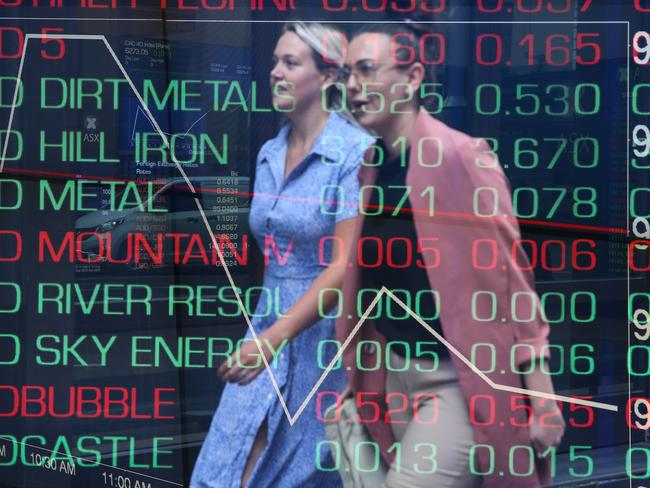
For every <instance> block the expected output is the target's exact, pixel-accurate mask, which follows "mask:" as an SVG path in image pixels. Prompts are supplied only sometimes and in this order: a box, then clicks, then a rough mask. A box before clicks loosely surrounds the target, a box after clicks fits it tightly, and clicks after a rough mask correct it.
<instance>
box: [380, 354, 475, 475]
mask: <svg viewBox="0 0 650 488" xmlns="http://www.w3.org/2000/svg"><path fill="white" fill-rule="evenodd" d="M407 363H408V369H407V370H406V371H401V372H397V371H389V372H388V375H387V378H386V394H387V397H388V405H389V411H393V410H403V409H404V405H405V398H404V396H403V395H395V394H393V395H390V393H391V392H394V393H404V394H406V395H407V396H408V408H407V409H406V410H404V411H402V412H398V413H391V414H390V418H391V427H392V429H393V433H394V434H395V439H396V441H397V442H399V443H400V459H399V460H398V458H397V457H396V459H395V461H394V462H393V463H392V464H391V466H390V470H389V472H388V476H387V477H386V480H385V482H384V485H383V486H384V487H385V488H424V487H426V488H445V487H454V488H470V487H478V486H480V477H479V476H475V475H472V474H471V472H470V469H469V449H470V447H471V446H472V444H473V443H474V440H473V437H472V426H471V425H470V422H469V415H468V411H467V405H466V403H465V399H464V398H463V395H462V393H461V391H460V386H459V384H458V376H457V374H456V368H455V367H454V365H453V364H452V362H451V360H450V359H444V360H441V361H440V364H439V366H438V369H437V370H436V371H434V372H432V373H430V372H422V371H418V370H416V368H415V366H416V364H418V365H419V368H420V369H428V370H431V369H433V367H432V366H433V365H432V363H431V362H430V361H429V360H423V359H414V358H411V359H410V360H409V359H405V358H402V357H400V356H398V355H397V354H394V353H392V354H391V368H392V369H403V368H404V367H405V366H406V364H407ZM423 393H424V394H426V395H424V396H421V395H422V394H423ZM418 394H419V395H420V396H418V399H417V405H418V412H417V419H416V418H415V417H414V409H413V406H414V402H415V399H416V395H418ZM430 394H434V395H435V397H434V398H432V397H431V395H430ZM436 402H437V407H436ZM436 408H437V420H435V422H432V421H431V420H433V419H434V415H436V412H435V411H436ZM395 421H397V422H400V421H401V422H404V423H395ZM433 446H435V447H433ZM398 461H401V462H399V466H398Z"/></svg>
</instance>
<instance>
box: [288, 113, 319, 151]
mask: <svg viewBox="0 0 650 488" xmlns="http://www.w3.org/2000/svg"><path fill="white" fill-rule="evenodd" d="M328 117H329V114H328V113H327V112H324V111H323V109H322V107H321V106H320V104H313V105H312V106H311V107H309V109H307V110H305V111H301V112H294V113H292V114H291V117H289V120H291V132H290V133H289V139H288V143H289V144H290V145H292V146H294V147H301V148H305V149H310V148H311V147H312V146H313V145H314V142H315V141H316V139H317V138H318V136H319V135H320V133H321V132H322V131H323V129H324V128H325V124H327V119H328Z"/></svg>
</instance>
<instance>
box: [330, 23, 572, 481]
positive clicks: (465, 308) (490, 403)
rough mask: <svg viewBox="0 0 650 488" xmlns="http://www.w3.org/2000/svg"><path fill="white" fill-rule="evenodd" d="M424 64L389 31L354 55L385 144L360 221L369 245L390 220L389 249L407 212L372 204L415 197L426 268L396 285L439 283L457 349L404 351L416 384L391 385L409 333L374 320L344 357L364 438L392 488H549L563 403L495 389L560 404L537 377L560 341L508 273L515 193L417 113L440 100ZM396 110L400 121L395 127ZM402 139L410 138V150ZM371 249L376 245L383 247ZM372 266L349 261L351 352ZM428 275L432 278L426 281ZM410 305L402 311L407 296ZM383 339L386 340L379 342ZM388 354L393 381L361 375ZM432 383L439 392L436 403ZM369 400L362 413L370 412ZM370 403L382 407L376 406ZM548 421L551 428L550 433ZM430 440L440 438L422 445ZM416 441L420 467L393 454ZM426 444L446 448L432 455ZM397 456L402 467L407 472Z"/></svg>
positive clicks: (518, 275)
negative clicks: (417, 403) (428, 414)
mask: <svg viewBox="0 0 650 488" xmlns="http://www.w3.org/2000/svg"><path fill="white" fill-rule="evenodd" d="M421 54H423V53H420V52H419V43H418V40H417V38H416V37H415V36H414V34H413V32H412V31H411V30H408V29H407V28H405V27H403V26H395V25H390V24H389V25H379V24H377V25H373V26H370V27H368V28H366V30H364V31H361V32H360V33H357V35H356V36H355V37H354V38H353V40H352V41H351V42H350V44H349V46H348V49H347V60H346V67H347V70H348V81H347V88H348V103H350V104H351V107H352V109H353V111H354V113H355V116H356V117H357V119H358V121H359V122H360V123H361V124H362V125H363V126H364V127H365V128H367V129H369V130H372V131H374V132H375V134H376V135H377V136H378V141H379V142H378V146H377V149H376V151H377V152H376V153H375V154H368V155H367V157H366V162H365V164H364V166H362V169H361V171H360V173H359V181H360V184H361V185H372V187H371V189H372V191H364V193H363V195H364V197H365V198H364V202H363V204H364V205H366V208H367V209H369V210H367V211H365V212H363V213H364V214H366V216H365V217H364V215H361V216H360V217H359V221H358V223H357V228H356V240H355V241H354V242H361V241H360V240H363V239H362V237H364V236H366V235H368V228H369V224H368V222H369V218H370V217H368V216H367V215H369V214H375V213H380V212H382V211H383V212H384V215H385V216H386V217H387V219H386V220H384V221H382V222H381V223H379V224H375V223H373V224H372V225H374V226H375V227H372V226H370V228H374V229H377V228H381V229H383V231H382V232H383V236H384V237H386V235H387V232H388V233H389V234H390V232H397V231H395V229H397V228H398V227H395V226H394V224H393V223H392V222H393V221H392V220H390V217H391V216H393V215H394V214H396V213H399V212H397V209H390V208H381V207H384V205H385V204H386V202H387V201H390V198H388V196H387V195H388V193H386V195H384V194H382V196H381V198H380V199H378V198H377V196H376V195H375V196H373V191H375V192H376V191H378V190H377V188H379V187H380V186H381V185H384V187H383V188H384V189H386V191H387V192H388V191H389V190H390V189H392V190H395V189H397V190H398V191H401V192H402V197H405V195H404V192H408V196H407V197H405V198H394V199H393V201H394V202H396V201H399V205H398V206H399V207H402V209H401V210H402V212H401V213H406V214H410V215H412V223H410V222H408V221H407V223H406V224H405V225H406V227H404V226H403V225H402V224H403V223H402V224H399V225H402V227H400V229H402V230H400V232H408V228H409V226H410V227H411V229H412V232H414V236H413V240H412V248H411V251H404V252H403V253H402V255H401V257H400V258H399V259H403V258H404V259H406V260H407V261H409V262H411V263H415V262H417V263H418V264H417V266H415V265H413V266H412V267H410V268H409V267H407V269H404V270H403V272H402V274H401V276H400V275H399V274H397V273H394V272H392V271H390V270H388V271H387V273H393V275H392V277H388V278H387V280H388V281H390V280H393V282H394V283H401V284H403V285H404V287H408V283H407V280H410V279H413V280H415V281H417V280H420V281H421V280H422V279H424V280H426V281H428V283H426V286H428V287H429V289H430V290H435V291H436V292H437V293H438V294H439V295H438V296H439V300H437V301H436V304H435V307H436V308H437V312H438V316H437V325H432V326H431V327H432V328H433V329H434V330H436V328H437V329H438V332H439V333H440V334H441V335H442V336H443V337H444V339H445V340H446V341H447V342H448V343H449V345H451V346H452V347H453V348H455V351H452V352H449V350H448V348H447V347H446V346H443V345H440V348H439V349H438V350H437V352H434V353H433V354H432V353H430V352H429V353H427V352H422V351H420V352H419V353H414V348H412V347H410V346H404V348H405V349H409V348H410V350H411V352H410V357H409V355H407V354H404V356H406V358H402V359H403V362H402V363H400V364H402V365H404V363H405V362H406V363H409V362H410V363H411V366H410V369H409V370H408V371H406V372H405V373H393V378H392V379H391V372H390V371H387V368H386V360H387V358H388V356H389V354H387V353H386V354H385V352H386V345H387V337H386V336H387V335H389V336H390V335H391V334H392V338H393V339H396V337H397V336H398V334H399V333H400V330H401V329H399V327H402V324H397V323H395V324H392V325H391V324H390V323H387V322H386V321H385V320H384V321H383V322H382V324H381V327H380V323H379V320H377V319H376V320H367V321H365V322H364V323H363V325H362V326H361V327H360V328H359V329H358V331H357V332H356V334H355V335H354V338H353V340H352V342H351V343H350V344H349V345H348V347H347V348H346V349H345V351H344V353H343V364H344V367H345V369H346V370H347V373H348V376H349V380H350V387H351V390H352V392H353V394H354V395H355V396H356V398H357V407H358V413H359V417H360V418H362V419H366V420H367V419H370V418H377V419H379V420H378V421H373V422H367V425H366V427H367V428H368V431H369V434H370V435H371V437H372V439H373V440H374V441H375V442H376V443H377V444H378V445H379V449H380V452H381V455H382V457H383V459H384V460H385V461H387V462H388V463H391V462H392V465H391V469H390V471H389V474H388V477H387V479H386V481H385V486H388V487H394V486H416V487H417V486H436V487H438V486H476V485H478V484H480V483H481V482H482V486H485V487H499V488H501V487H515V486H517V487H519V486H521V487H535V486H540V484H543V483H548V482H550V462H549V461H550V458H551V455H549V453H548V452H547V453H546V454H545V451H547V450H548V449H549V448H551V447H553V446H557V445H559V443H560V441H561V439H562V435H563V433H564V425H565V424H564V420H563V418H562V415H561V413H560V411H559V408H558V405H557V404H556V402H555V401H553V400H546V399H543V398H540V397H535V396H531V397H530V399H529V400H527V399H525V398H524V397H523V396H522V395H520V394H513V393H511V392H509V391H504V390H502V389H499V387H498V385H505V386H507V387H515V388H526V389H529V390H534V391H540V392H546V393H551V394H552V393H553V385H552V383H551V380H550V378H549V376H548V375H546V374H543V373H542V371H541V370H540V366H541V365H542V363H543V361H546V360H548V348H544V346H545V345H547V343H548V342H547V336H548V332H549V327H548V324H547V323H545V322H544V321H543V319H542V318H541V317H542V316H541V312H540V310H539V305H538V299H537V295H536V294H535V292H534V285H533V274H532V272H529V271H523V270H521V269H516V268H515V267H513V266H512V262H511V260H510V255H511V249H512V246H513V243H514V241H515V240H517V239H519V238H520V234H519V228H518V225H517V221H516V219H515V217H514V212H513V208H512V201H511V195H510V187H509V182H508V180H507V178H506V176H505V175H504V173H503V171H502V169H501V166H500V165H499V163H498V161H497V160H496V158H495V156H494V155H493V154H491V153H490V151H489V148H488V147H487V144H486V143H485V142H484V141H482V140H479V139H474V138H471V137H469V136H468V135H466V134H463V133H461V132H458V131H456V130H454V129H452V128H450V127H448V126H446V125H445V124H443V123H442V122H440V121H438V120H436V119H434V118H433V117H431V116H430V115H429V114H428V113H427V112H426V111H425V110H424V109H421V108H420V105H421V103H422V101H423V100H421V99H422V98H423V97H424V96H426V94H427V93H430V91H431V90H430V86H431V85H424V86H423V85H422V83H423V81H424V80H425V68H424V66H423V65H422V64H421V63H419V62H417V60H418V59H422V58H420V55H421ZM364 85H365V86H364ZM404 100H408V102H406V103H405V102H403V101H404ZM400 101H402V102H400ZM390 107H397V109H398V110H393V112H394V113H390V112H389V108H390ZM400 137H404V139H401V142H400ZM379 152H381V153H382V154H378V153H379ZM406 154H408V157H406V158H405V157H404V156H405V155H406ZM400 157H401V158H402V159H406V160H405V161H402V164H397V165H395V166H393V169H391V170H390V171H384V173H383V174H382V164H388V163H387V162H389V161H396V160H399V158H400ZM393 164H395V163H393ZM400 168H403V173H404V175H403V176H402V179H403V181H404V182H403V183H401V185H387V184H386V183H387V182H388V183H391V182H395V180H394V178H396V177H397V176H396V175H398V174H399V172H400ZM382 178H383V180H382ZM391 178H392V179H391ZM382 181H383V182H382ZM384 197H386V198H384ZM373 202H374V205H373ZM378 202H379V204H380V205H377V203H378ZM389 210H390V215H388V213H389ZM373 222H379V221H373ZM404 229H407V230H406V231H404ZM393 235H400V234H393ZM400 239H402V238H401V237H400V238H399V239H398V240H400ZM365 241H366V243H367V242H371V243H372V242H375V243H376V242H377V241H376V239H375V240H374V241H373V239H365ZM384 243H385V242H384ZM394 244H395V245H394V246H392V248H393V250H394V249H396V248H397V247H398V246H397V240H396V241H395V242H394ZM387 248H388V246H387V245H383V246H381V245H378V244H375V249H373V250H372V254H373V258H372V259H373V260H378V261H373V262H382V263H386V262H387V258H388V256H387ZM516 251H517V252H518V253H519V260H518V262H519V263H524V262H525V261H524V260H525V259H526V257H525V253H524V252H523V250H522V249H518V250H516ZM366 252H367V251H366V247H365V246H362V245H359V246H356V247H355V246H353V249H352V251H351V253H350V256H349V257H348V259H349V273H348V274H347V275H346V279H345V280H344V284H343V287H342V294H343V297H344V300H343V304H342V308H341V314H340V318H339V319H338V320H337V324H336V328H337V337H338V340H339V341H341V342H343V341H345V340H346V339H347V338H348V337H349V336H350V334H351V333H352V332H353V330H354V328H355V326H356V325H357V323H358V322H359V318H360V317H359V313H358V312H359V310H358V306H357V294H358V292H359V290H360V289H361V288H362V287H363V286H364V285H365V286H368V285H367V280H366V279H365V278H364V274H367V269H368V266H367V265H364V266H360V263H368V262H370V261H369V260H368V258H367V256H363V255H362V254H363V253H366ZM381 253H383V255H381ZM416 258H417V261H416ZM391 261H393V262H394V263H397V264H395V266H397V267H399V266H401V265H402V263H405V261H399V263H398V262H397V261H398V258H396V257H395V256H392V257H391ZM405 267H406V266H405ZM521 267H524V266H521ZM416 268H420V271H418V270H417V269H416ZM398 271H399V270H398ZM417 273H422V274H421V275H420V276H419V277H418V275H417ZM422 276H424V278H422ZM366 277H367V276H366ZM373 279H374V281H372V280H371V282H373V283H374V288H381V286H380V285H381V282H380V281H378V280H380V279H378V278H377V275H376V274H375V275H374V278H373ZM387 287H388V288H389V289H390V286H387ZM516 293H525V294H527V296H528V297H531V299H530V300H518V303H519V305H518V308H517V311H516V312H517V316H518V317H533V320H530V321H528V322H525V323H524V322H521V321H519V322H515V321H514V320H513V319H512V313H511V298H512V296H513V294H516ZM367 295H368V294H367V293H366V294H364V296H367ZM396 295H397V294H396ZM399 298H400V299H404V296H403V295H400V296H399ZM386 300H390V298H389V297H387V296H384V297H383V301H382V303H383V304H381V305H378V306H381V307H382V314H383V315H385V309H386V305H385V303H386ZM524 302H525V303H524ZM526 304H528V305H526ZM364 307H365V305H364ZM411 308H413V307H411ZM396 309H399V307H397V306H393V310H396ZM432 316H433V315H432ZM413 320H414V319H413ZM426 322H430V321H429V320H427V321H426ZM410 324H411V325H410V326H404V328H403V330H402V332H403V334H404V335H405V336H409V337H410V339H415V340H416V342H417V341H421V339H422V337H423V336H422V332H423V333H424V334H425V335H428V340H429V341H433V342H435V341H436V339H435V337H433V335H432V334H431V333H430V332H429V331H426V330H425V329H424V327H421V326H420V327H421V331H419V332H418V331H415V329H414V328H413V327H414V326H413V322H411V323H410ZM418 325H419V324H418ZM391 327H392V328H391ZM409 327H410V329H409ZM382 328H383V329H384V330H383V331H382V332H380V331H379V330H378V329H382ZM389 339H390V337H389ZM361 341H365V342H361ZM373 341H374V342H373ZM394 342H395V341H394ZM405 342H408V340H406V339H405ZM416 342H412V343H411V345H413V344H416ZM378 349H381V350H378ZM393 349H395V348H394V347H393ZM377 354H378V355H379V358H380V359H379V361H381V364H382V367H380V368H378V369H377V368H372V367H363V365H364V364H366V366H367V363H364V361H366V362H370V363H372V364H374V361H375V359H373V358H375V357H376V356H375V355H377ZM511 354H512V357H513V363H514V364H513V367H511ZM433 355H437V356H438V359H437V360H435V361H434V362H436V363H439V365H440V367H439V368H438V369H437V371H436V372H433V373H429V372H422V371H425V370H435V369H436V368H435V366H434V367H429V366H430V363H426V364H429V366H427V367H426V368H425V367H420V364H425V363H418V361H419V358H424V357H425V356H429V357H433ZM459 355H462V356H463V357H464V358H466V359H467V361H463V360H462V359H461V358H460V357H459ZM360 356H361V357H360ZM391 358H392V359H395V360H399V358H393V356H392V352H391ZM470 360H471V361H472V362H473V363H474V364H475V365H476V367H477V368H479V369H480V370H481V371H484V374H483V376H484V378H482V377H481V376H480V375H479V374H478V373H477V372H475V371H473V370H472V369H471V368H470V367H469V361H470ZM394 364H395V363H393V370H394V369H395V366H394ZM445 364H446V366H444V367H445V368H446V370H445V371H444V374H445V375H448V376H449V377H445V378H441V377H436V376H435V375H440V374H441V373H440V372H441V370H443V369H444V368H443V365H445ZM413 365H416V368H413ZM404 367H405V368H406V366H404ZM416 370H417V371H416ZM517 371H519V372H522V371H525V372H526V374H519V373H517ZM400 374H401V375H403V377H404V378H407V379H408V381H406V380H405V381H402V382H401V383H400V381H399V378H398V377H396V376H395V375H400ZM409 375H410V376H409ZM395 378H397V379H395ZM427 378H429V379H431V381H432V382H433V383H431V384H432V385H433V386H431V387H430V389H429V390H427V388H428V387H427V386H426V384H427V381H428V380H427ZM488 379H489V380H490V381H491V382H493V385H490V384H489V383H488V381H487V380H488ZM416 383H417V384H419V385H424V386H422V388H420V387H418V388H420V390H418V391H419V393H418V394H416V395H415V396H418V395H419V399H420V400H422V399H423V398H425V399H426V398H428V399H429V400H431V401H432V402H434V403H435V405H433V409H432V412H433V415H437V414H439V417H438V419H437V423H436V425H435V426H434V427H432V430H430V432H431V434H427V432H429V431H428V430H427V429H428V427H427V425H426V424H428V423H429V422H427V421H426V420H425V421H422V417H423V414H422V413H421V412H420V413H419V416H420V421H419V422H416V420H417V419H414V413H417V412H414V410H413V407H414V404H413V402H414V398H413V397H414V395H413V391H410V390H409V388H411V386H410V385H413V384H416ZM447 386H449V388H447ZM495 386H496V387H495ZM427 391H431V392H434V393H435V398H434V395H431V394H429V395H428V396H427V395H426V392H427ZM454 391H458V392H459V393H458V394H457V395H456V396H457V397H458V398H460V399H461V400H460V401H461V403H460V404H459V403H458V399H455V400H454V399H452V400H450V402H451V403H450V404H449V405H452V406H451V407H450V408H449V406H448V408H447V410H446V411H445V407H444V401H445V400H444V399H445V395H446V394H447V393H445V392H451V393H449V395H450V396H452V397H453V395H455V393H454ZM422 392H425V394H423V393H422ZM402 393H404V394H402ZM359 394H361V396H360V395H359ZM389 397H390V398H389ZM360 398H361V399H362V400H363V401H359V399H360ZM368 398H372V399H373V401H367V399H368ZM395 399H398V400H399V402H398V403H399V405H398V407H399V408H397V410H400V411H402V410H406V412H407V415H406V416H404V415H402V416H401V417H398V418H399V419H400V420H399V421H392V422H391V421H390V420H391V418H392V417H391V416H390V412H389V410H390V409H391V407H392V410H393V411H395V410H396V409H395V406H394V405H391V402H394V401H395ZM405 402H406V403H408V405H407V406H405ZM436 402H438V403H436ZM453 402H456V403H453ZM377 405H379V408H377ZM454 405H455V406H454ZM458 405H461V406H460V407H459V406H458ZM470 405H471V409H472V412H471V418H472V420H471V421H470V411H469V410H470ZM377 410H379V413H378V412H377ZM443 413H444V415H446V417H444V416H443ZM387 414H388V415H387ZM416 416H417V415H416ZM542 416H544V422H540V418H541V417H542ZM386 420H388V422H386ZM427 435H430V436H435V437H436V438H431V439H426V438H423V436H427ZM409 436H414V438H415V441H417V443H416V444H415V450H416V451H417V450H419V451H420V452H419V453H413V452H406V451H407V449H411V451H412V450H413V446H410V447H409V446H407V445H406V444H404V445H402V446H400V448H399V449H398V448H396V445H395V443H396V442H400V441H403V442H405V443H406V440H405V439H406V438H407V437H409ZM418 436H419V437H418ZM410 441H411V443H413V442H415V441H413V440H412V439H411V440H410ZM425 441H428V442H429V443H433V444H435V446H434V447H433V448H430V449H428V450H427V449H424V447H423V446H424V445H425ZM477 445H480V446H477ZM427 446H428V444H427ZM472 446H473V447H472ZM517 446H520V447H517ZM431 451H433V452H431ZM469 451H472V452H471V453H470V452H469ZM398 453H399V456H400V458H401V459H396V456H397V454H398ZM414 456H415V457H419V459H422V458H427V457H428V459H430V461H431V463H430V464H429V465H428V467H427V468H422V466H424V465H423V464H419V465H418V466H416V467H415V469H414V466H413V464H417V462H413V461H412V460H413V457H414ZM509 458H510V459H509ZM405 460H406V461H405ZM418 462H419V461H418ZM470 464H471V468H470ZM470 471H471V473H470ZM468 474H471V476H468Z"/></svg>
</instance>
